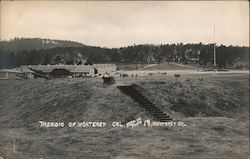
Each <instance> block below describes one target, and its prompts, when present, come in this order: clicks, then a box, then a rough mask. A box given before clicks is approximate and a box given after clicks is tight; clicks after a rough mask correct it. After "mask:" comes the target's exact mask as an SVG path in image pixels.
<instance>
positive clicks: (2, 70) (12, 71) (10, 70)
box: [0, 69, 22, 73]
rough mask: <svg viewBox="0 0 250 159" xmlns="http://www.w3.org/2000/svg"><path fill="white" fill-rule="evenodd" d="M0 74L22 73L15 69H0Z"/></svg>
mask: <svg viewBox="0 0 250 159" xmlns="http://www.w3.org/2000/svg"><path fill="white" fill-rule="evenodd" d="M0 72H10V73H22V72H21V71H18V70H15V69H0Z"/></svg>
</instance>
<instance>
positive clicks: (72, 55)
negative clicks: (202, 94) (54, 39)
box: [0, 43, 249, 68]
mask: <svg viewBox="0 0 250 159" xmlns="http://www.w3.org/2000/svg"><path fill="white" fill-rule="evenodd" d="M13 47H14V48H15V47H16V45H14V44H13ZM1 48H3V47H1V45H0V67H2V68H3V67H18V66H20V65H29V64H31V65H34V64H58V63H61V64H84V63H85V62H86V61H87V60H88V61H91V62H92V63H142V64H148V63H163V62H178V63H183V64H189V63H194V64H197V65H200V66H202V67H209V66H212V64H213V49H214V46H213V44H202V43H199V44H182V43H178V44H164V45H152V44H145V45H133V46H128V47H121V48H102V47H94V46H86V45H80V46H78V45H70V46H67V45H61V46H55V47H50V48H46V47H45V48H43V47H42V48H39V47H38V48H36V49H34V48H32V49H27V48H26V49H23V50H19V51H18V50H16V51H13V50H11V49H10V50H6V49H5V50H4V49H1ZM216 59H217V66H218V67H219V68H226V67H232V66H233V65H234V64H235V63H236V62H242V61H243V62H248V60H249V47H240V46H224V45H220V46H216Z"/></svg>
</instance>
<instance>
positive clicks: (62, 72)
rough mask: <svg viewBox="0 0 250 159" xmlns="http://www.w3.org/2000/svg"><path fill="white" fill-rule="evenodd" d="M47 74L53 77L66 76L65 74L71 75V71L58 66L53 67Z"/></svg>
mask: <svg viewBox="0 0 250 159" xmlns="http://www.w3.org/2000/svg"><path fill="white" fill-rule="evenodd" d="M49 75H50V76H53V77H67V76H72V73H71V72H70V71H69V70H67V69H64V68H58V69H53V70H52V72H51V73H50V74H49Z"/></svg>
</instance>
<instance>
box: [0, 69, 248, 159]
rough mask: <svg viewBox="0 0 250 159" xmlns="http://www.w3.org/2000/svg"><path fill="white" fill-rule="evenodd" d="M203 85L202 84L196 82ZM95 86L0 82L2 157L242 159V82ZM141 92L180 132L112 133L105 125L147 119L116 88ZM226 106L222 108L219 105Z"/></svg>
mask: <svg viewBox="0 0 250 159" xmlns="http://www.w3.org/2000/svg"><path fill="white" fill-rule="evenodd" d="M201 78H203V80H200V79H201ZM116 80H117V84H115V85H112V86H107V85H103V84H102V80H101V79H94V78H89V79H55V80H33V81H25V80H1V81H0V141H1V142H0V156H2V157H3V158H13V159H15V158H18V159H20V158H21V159H22V158H53V159H54V158H55V159H56V158H62V159H63V158H72V159H76V158H102V159H103V158H104V159H106V158H107V159H109V158H115V159H118V158H122V159H124V158H130V159H131V158H143V159H152V158H154V159H161V158H170V159H171V158H174V159H176V158H183V157H184V156H185V158H187V159H192V158H202V159H211V158H223V159H228V158H232V159H233V158H240V159H243V158H247V157H248V155H249V143H248V141H249V112H248V110H249V106H248V104H249V99H248V97H249V93H248V92H249V85H248V82H249V81H248V76H247V75H240V74H236V75H232V74H227V75H220V74H204V75H182V76H181V77H180V79H179V80H178V81H179V82H175V78H174V77H173V76H169V75H167V76H166V75H165V76H156V77H144V78H139V77H138V78H137V79H132V78H131V79H130V80H129V78H117V79H116ZM130 83H137V84H138V85H140V86H141V89H142V90H143V93H144V94H145V95H146V96H147V97H148V98H149V99H150V100H151V101H152V102H154V103H155V104H156V105H157V106H159V107H161V108H162V109H164V110H165V111H166V112H167V113H168V114H169V115H170V116H171V117H172V118H173V119H174V120H175V121H183V122H184V123H186V125H187V126H186V127H172V128H169V127H137V128H112V127H111V126H110V125H111V122H112V121H129V120H132V119H136V118H138V117H141V118H142V119H143V120H144V119H150V117H149V116H147V113H146V112H145V110H144V109H143V108H141V107H140V106H139V105H137V104H136V103H135V102H133V101H132V100H131V99H130V98H129V97H127V96H126V95H124V94H122V93H121V92H120V91H118V89H117V88H116V86H117V85H121V84H130ZM226 103H227V104H226ZM40 120H45V121H64V122H67V121H93V120H94V121H106V122H107V123H108V125H109V126H108V127H106V128H68V127H65V128H40V127H39V123H38V121H40Z"/></svg>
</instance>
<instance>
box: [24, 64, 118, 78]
mask: <svg viewBox="0 0 250 159" xmlns="http://www.w3.org/2000/svg"><path fill="white" fill-rule="evenodd" d="M21 68H29V69H33V70H37V71H42V72H44V73H46V74H49V73H50V72H52V71H53V70H54V69H67V70H69V71H70V72H71V73H72V74H73V77H81V76H90V77H92V76H94V75H96V74H98V75H103V74H110V73H113V72H115V71H116V65H115V64H94V65H63V64H58V65H49V64H48V65H23V66H21Z"/></svg>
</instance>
